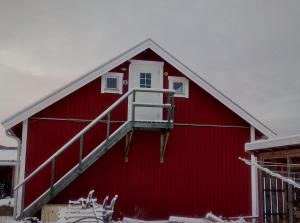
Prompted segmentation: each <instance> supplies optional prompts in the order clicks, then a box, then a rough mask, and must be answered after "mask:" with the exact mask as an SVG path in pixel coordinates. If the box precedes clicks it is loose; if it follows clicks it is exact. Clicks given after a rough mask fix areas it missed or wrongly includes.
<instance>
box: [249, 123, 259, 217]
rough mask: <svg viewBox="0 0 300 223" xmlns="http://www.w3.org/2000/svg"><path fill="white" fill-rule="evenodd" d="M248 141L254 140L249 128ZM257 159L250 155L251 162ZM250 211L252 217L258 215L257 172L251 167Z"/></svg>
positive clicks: (252, 131) (251, 129)
mask: <svg viewBox="0 0 300 223" xmlns="http://www.w3.org/2000/svg"><path fill="white" fill-rule="evenodd" d="M250 140H251V142H253V141H254V140H255V128H254V127H253V126H251V127H250ZM256 161H257V158H256V157H255V156H254V155H253V154H251V162H256ZM251 209H252V216H258V215H259V202H258V172H257V168H256V167H255V166H251Z"/></svg>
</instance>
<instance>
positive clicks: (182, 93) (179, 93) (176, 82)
mask: <svg viewBox="0 0 300 223" xmlns="http://www.w3.org/2000/svg"><path fill="white" fill-rule="evenodd" d="M168 78H169V89H172V90H175V97H183V98H188V97H189V80H188V79H187V78H185V77H177V76H169V77H168Z"/></svg>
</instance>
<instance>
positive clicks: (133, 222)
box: [120, 217, 169, 223]
mask: <svg viewBox="0 0 300 223" xmlns="http://www.w3.org/2000/svg"><path fill="white" fill-rule="evenodd" d="M120 222H122V223H150V222H151V223H168V222H169V221H168V220H161V221H160V220H158V221H144V220H139V219H134V218H127V217H124V218H123V220H122V221H120Z"/></svg>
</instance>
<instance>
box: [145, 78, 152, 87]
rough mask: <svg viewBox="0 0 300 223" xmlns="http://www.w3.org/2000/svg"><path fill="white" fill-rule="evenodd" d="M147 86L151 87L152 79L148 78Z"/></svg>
mask: <svg viewBox="0 0 300 223" xmlns="http://www.w3.org/2000/svg"><path fill="white" fill-rule="evenodd" d="M146 88H151V79H150V80H148V79H147V80H146Z"/></svg>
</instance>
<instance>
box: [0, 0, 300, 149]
mask: <svg viewBox="0 0 300 223" xmlns="http://www.w3.org/2000/svg"><path fill="white" fill-rule="evenodd" d="M149 37H150V38H152V39H153V40H154V41H156V42H158V43H159V44H160V45H161V46H163V47H164V48H165V49H166V50H167V51H169V52H170V53H171V54H173V55H174V56H176V57H177V58H178V59H179V60H180V61H182V62H183V63H184V64H186V65H187V66H188V67H190V68H191V69H192V70H194V71H195V72H196V73H198V74H199V75H200V76H201V77H203V78H204V79H206V80H207V81H209V82H210V83H212V84H213V85H214V86H215V87H217V88H218V89H219V90H220V91H222V92H223V93H225V94H226V95H227V96H229V97H230V98H232V99H233V100H234V101H235V102H237V103H238V104H239V105H241V106H242V107H243V108H244V109H246V110H247V111H248V112H250V113H251V114H253V115H254V116H256V117H257V118H258V119H260V120H261V121H262V122H264V123H265V124H266V125H268V126H269V127H271V128H272V129H273V130H274V131H276V132H277V133H278V134H280V135H288V134H296V133H300V113H299V111H300V1H299V0H294V1H290V0H284V1H282V0H264V1H262V0H247V1H246V0H244V1H243V0H235V1H233V0H226V1H224V0H219V1H214V0H205V1H204V0H195V1H192V0H189V1H188V0H185V1H182V0H180V1H179V0H178V1H175V0H170V1H167V0H157V1H153V0H151V1H150V0H147V1H145V0H136V1H133V0H132V1H124V0H122V1H112V0H110V1H100V0H95V1H90V0H87V1H76V0H69V1H62V0H60V1H52V0H51V1H50V0H49V1H38V0H36V1H31V0H27V1H13V0H7V1H4V0H0V106H1V107H0V120H3V119H5V118H6V117H7V116H10V115H12V114H14V113H15V112H17V111H18V110H20V109H22V108H24V107H25V106H27V105H29V104H31V103H32V102H34V101H36V100H37V99H39V98H41V97H43V96H45V95H47V94H49V93H51V92H52V91H54V90H55V89H57V88H59V87H61V86H63V85H64V84H66V83H68V82H70V81H71V80H73V79H75V78H77V77H79V76H81V75H83V74H84V73H87V72H88V71H89V70H91V69H93V68H95V67H97V66H99V65H101V64H103V63H104V62H106V61H108V60H109V59H111V58H113V57H115V56H117V55H118V54H119V53H121V52H123V51H125V50H127V49H128V48H130V47H131V46H133V45H135V44H137V43H138V42H141V41H143V40H144V39H146V38H149ZM199 103H200V102H199ZM0 144H4V145H14V141H12V140H10V139H8V138H7V137H6V136H5V134H4V130H3V127H2V126H1V129H0Z"/></svg>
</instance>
